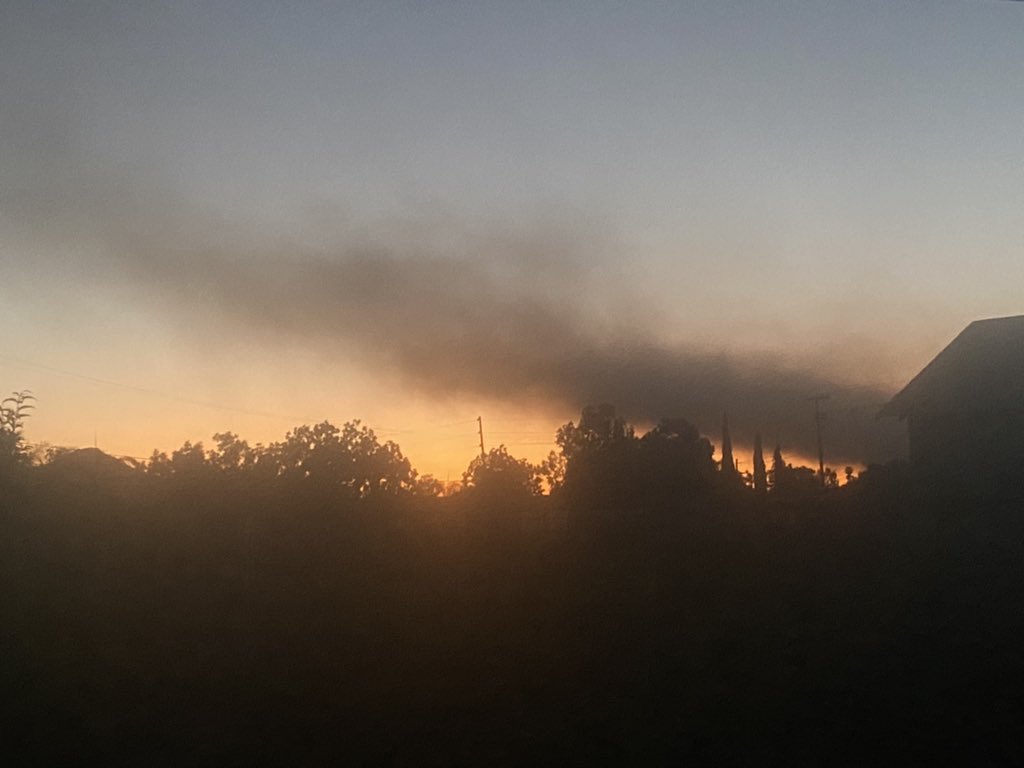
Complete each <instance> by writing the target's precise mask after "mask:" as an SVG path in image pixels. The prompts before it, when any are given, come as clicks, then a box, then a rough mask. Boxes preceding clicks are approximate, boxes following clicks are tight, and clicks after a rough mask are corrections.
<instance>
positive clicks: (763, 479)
mask: <svg viewBox="0 0 1024 768" xmlns="http://www.w3.org/2000/svg"><path fill="white" fill-rule="evenodd" d="M753 480H754V492H755V493H758V494H763V493H765V492H766V491H767V490H768V473H767V471H766V469H765V464H764V448H763V447H762V445H761V433H760V432H758V433H757V434H755V435H754V476H753Z"/></svg>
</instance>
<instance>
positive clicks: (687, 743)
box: [0, 425, 1024, 765]
mask: <svg viewBox="0 0 1024 768" xmlns="http://www.w3.org/2000/svg"><path fill="white" fill-rule="evenodd" d="M677 427H678V425H677ZM577 429H578V427H577ZM666 429H667V428H666ZM684 433H685V430H683V429H681V428H677V429H675V431H674V432H673V434H674V435H675V437H674V438H671V439H670V438H665V439H666V440H667V444H671V445H676V446H678V445H679V444H682V447H677V448H671V449H665V450H661V449H658V450H655V449H645V450H650V451H652V452H651V453H648V454H644V456H645V457H646V461H645V462H644V463H642V464H640V463H638V464H635V465H632V469H631V472H633V473H635V472H640V471H641V469H642V467H650V466H657V461H658V460H661V459H664V458H665V457H666V456H669V457H671V456H675V457H676V458H677V459H678V460H679V462H681V463H678V464H677V465H675V466H676V468H677V469H678V473H679V474H678V477H681V478H683V479H681V480H678V481H677V482H676V484H675V485H673V484H671V483H668V484H667V485H665V484H658V483H656V484H655V487H654V488H653V489H651V485H650V483H651V481H652V480H651V477H650V476H647V481H646V483H645V484H637V485H630V484H629V482H627V477H626V476H625V475H620V476H616V475H615V474H614V472H610V470H609V467H610V466H612V465H611V464H606V465H602V464H601V461H602V459H600V457H601V456H604V459H603V460H608V461H610V459H608V456H611V455H615V454H613V453H608V451H615V450H626V449H623V448H622V445H623V443H621V442H618V441H619V438H618V437H616V438H615V439H614V440H612V443H614V444H615V445H618V446H619V447H618V448H614V447H608V445H607V444H603V446H604V447H594V445H591V446H590V448H586V449H584V448H580V449H579V450H578V452H576V453H573V451H572V450H570V451H568V452H567V453H568V454H569V456H568V457H567V458H568V463H567V465H566V466H564V467H563V469H562V470H561V471H562V473H563V476H562V477H561V481H560V482H561V486H560V491H559V492H557V493H555V494H554V495H551V496H538V495H536V494H534V493H533V492H532V491H531V490H530V489H531V488H532V487H533V486H532V485H531V484H530V483H529V482H528V483H527V486H526V487H520V485H519V481H517V482H516V483H513V484H512V485H505V486H503V485H501V483H498V482H497V481H494V480H493V478H492V479H491V480H490V481H487V480H483V481H481V478H484V477H485V476H484V475H480V474H478V475H477V481H479V482H476V483H475V484H474V482H472V478H470V481H468V482H467V488H466V490H465V491H464V492H463V493H461V494H458V495H455V496H453V497H449V498H440V497H437V496H433V495H429V494H424V493H417V492H414V490H413V489H412V488H410V489H407V490H408V492H404V493H394V494H390V493H378V494H372V495H369V496H366V495H360V494H353V493H349V492H348V491H341V490H339V486H337V485H335V486H332V485H331V484H329V483H324V482H307V480H308V479H309V478H308V477H306V476H299V475H293V477H292V479H291V480H288V481H286V480H284V479H282V478H281V477H279V476H277V475H273V476H272V475H270V474H268V475H267V477H265V478H264V479H263V480H262V481H261V480H258V479H257V478H256V477H255V476H254V475H248V474H244V473H239V472H236V471H235V470H237V469H238V467H239V466H241V464H240V462H241V459H239V462H235V463H233V464H230V466H221V467H219V468H218V467H215V466H214V467H212V468H211V466H209V465H211V464H215V462H213V461H212V460H209V459H207V460H204V461H198V460H197V462H196V463H195V464H194V465H193V466H192V467H191V470H189V471H186V470H185V469H184V468H183V466H184V465H180V466H179V470H180V471H178V472H170V471H168V472H161V471H157V470H153V471H149V470H151V469H152V467H153V464H152V463H150V464H149V465H147V466H143V467H141V468H135V469H132V468H129V467H126V466H125V465H123V464H121V463H119V462H117V461H115V460H113V459H110V457H105V456H103V455H102V454H98V453H95V452H84V453H83V452H77V453H74V454H70V455H65V456H64V458H63V459H60V457H59V456H58V457H56V458H53V460H52V461H50V462H49V463H45V464H43V465H42V466H35V467H31V466H28V465H27V464H25V463H24V462H23V463H22V464H21V465H20V466H19V465H18V463H17V462H13V463H12V462H8V463H7V464H6V465H5V466H4V469H3V475H2V477H0V480H2V482H3V494H2V502H0V580H2V593H0V594H2V601H0V690H2V691H3V699H2V711H0V722H3V724H4V728H3V731H4V734H5V735H4V747H3V753H4V763H5V764H8V765H14V764H17V765H22V764H26V765H82V764H101V765H119V764H120V765H250V764H279V765H321V764H353V765H358V764H366V765H507V764H558V765H564V764H580V765H594V764H622V765H636V764H648V765H650V764H668V763H673V764H674V763H677V762H680V761H692V762H697V763H713V764H750V765H765V764H793V763H797V764H822V763H827V764H848V765H865V764H878V763H881V762H903V763H906V762H924V761H926V760H927V761H941V762H943V763H948V762H950V761H956V762H963V763H971V764H1008V763H1016V762H1019V761H1020V760H1021V758H1022V753H1024V750H1022V747H1021V743H1022V740H1024V739H1022V737H1024V693H1022V691H1024V686H1022V684H1024V650H1022V648H1024V646H1022V644H1021V637H1022V636H1024V635H1022V632H1024V568H1022V557H1021V555H1022V554H1024V551H1022V550H1024V544H1022V542H1024V520H1022V515H1021V511H1022V510H1021V505H1020V503H1019V500H1015V499H1014V496H1013V495H1012V494H988V495H985V496H973V497H969V496H961V497H958V499H956V500H953V499H952V498H950V497H947V496H944V495H942V494H940V493H939V492H937V491H936V489H934V488H932V487H922V486H920V485H918V484H916V483H915V482H914V479H913V477H912V475H910V474H908V472H907V471H906V468H905V467H901V466H899V465H894V466H891V467H886V468H875V469H873V470H872V471H869V472H867V473H864V475H862V477H861V479H860V480H857V481H854V482H852V483H850V484H849V485H847V486H844V487H842V488H825V489H818V490H815V491H811V490H810V489H809V488H797V487H796V486H793V487H792V488H790V489H789V490H788V491H786V490H782V489H779V488H776V487H771V488H769V489H768V490H767V491H766V492H764V493H760V494H759V493H756V492H754V491H753V490H752V489H749V488H746V487H745V486H743V485H742V484H739V483H735V482H734V481H733V480H729V481H722V479H721V477H720V476H709V475H706V474H704V470H705V469H707V466H706V464H705V463H704V458H702V457H704V449H703V447H702V445H703V444H702V443H701V439H700V438H699V437H695V436H693V435H691V437H693V438H694V439H693V440H691V439H690V438H688V437H686V434H684ZM622 439H624V437H623V438H622ZM658 439H660V438H658ZM594 440H595V441H596V442H595V444H597V443H601V440H598V439H597V438H594ZM694 440H695V441H696V442H694ZM630 450H631V449H630ZM676 450H678V451H680V452H679V453H677V454H675V453H672V451H676ZM602 452H604V453H602ZM563 453H565V452H563ZM633 455H634V454H630V453H628V451H627V453H626V454H618V459H619V460H621V461H627V462H628V461H633V460H634V459H629V458H624V456H633ZM686 456H689V457H690V458H688V459H685V460H684V459H683V458H681V457H686ZM581 457H587V458H581ZM707 460H708V461H710V455H708V456H707ZM666 461H667V459H666ZM574 462H575V463H574ZM652 462H653V463H652ZM482 463H483V464H485V465H486V462H482ZM159 464H160V462H156V465H157V466H159ZM513 464H514V462H513ZM513 464H509V463H507V462H506V463H505V464H504V465H503V466H505V467H506V469H507V470H508V471H509V472H512V474H513V475H515V472H516V470H515V466H519V467H520V469H521V468H522V465H521V464H519V465H515V466H513ZM574 466H575V469H574ZM232 467H233V468H234V469H232ZM587 467H589V469H586V471H585V468H587ZM595 467H597V469H594V468H595ZM165 469H166V467H165ZM659 471H661V470H659ZM574 473H575V476H576V478H577V479H575V480H574V479H573V475H574ZM641 474H642V473H641ZM720 474H721V473H719V475H720ZM630 477H632V475H630ZM657 477H660V475H658V476H657ZM520 479H522V477H520ZM492 481H493V483H492V484H491V485H488V483H489V482H492ZM531 482H532V481H531ZM574 483H579V485H577V486H574V485H573V484H574ZM602 483H603V484H604V485H602ZM342 485H343V487H344V488H349V490H350V487H349V486H347V485H344V484H342ZM514 488H519V492H516V491H515V490H514ZM643 488H647V489H648V492H642V489H643ZM588 489H589V490H590V491H591V492H590V493H589V494H588V493H587V491H588ZM602 499H606V500H608V501H607V503H604V504H602V503H601V500H602Z"/></svg>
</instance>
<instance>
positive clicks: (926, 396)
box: [878, 315, 1024, 419]
mask: <svg viewBox="0 0 1024 768" xmlns="http://www.w3.org/2000/svg"><path fill="white" fill-rule="evenodd" d="M986 410H1024V315H1017V316H1015V317H998V318H994V319H991V320H976V321H974V322H973V323H971V324H970V325H968V326H967V327H966V328H964V330H963V331H961V332H960V335H959V336H957V337H956V338H955V339H953V341H951V342H950V343H949V345H948V346H947V347H946V348H945V349H944V350H942V351H941V352H940V353H939V354H938V355H937V356H936V357H935V359H934V360H932V361H931V362H930V363H928V365H926V366H925V367H924V369H922V371H921V372H920V373H919V374H917V376H915V377H914V378H913V379H911V380H910V383H908V384H907V386H905V387H904V388H903V389H902V390H901V391H900V392H899V393H898V394H897V395H896V396H895V397H893V399H892V400H890V401H889V402H888V403H887V404H886V405H885V407H884V408H882V410H881V412H879V414H878V415H879V416H899V417H900V418H901V419H902V418H905V417H906V416H908V415H909V414H911V413H942V412H946V413H948V412H964V411H986Z"/></svg>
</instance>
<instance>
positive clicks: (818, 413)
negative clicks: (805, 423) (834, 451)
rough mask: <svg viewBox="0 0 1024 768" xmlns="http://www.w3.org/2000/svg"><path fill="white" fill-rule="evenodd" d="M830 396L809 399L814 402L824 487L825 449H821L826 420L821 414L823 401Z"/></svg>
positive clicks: (821, 475)
mask: <svg viewBox="0 0 1024 768" xmlns="http://www.w3.org/2000/svg"><path fill="white" fill-rule="evenodd" d="M828 398H829V396H828V395H815V396H814V397H808V398H807V399H808V400H813V401H814V424H815V426H816V427H817V428H818V477H819V478H820V479H821V484H822V486H824V485H825V449H824V448H822V447H821V422H823V421H824V420H825V414H823V413H822V412H821V401H822V400H828Z"/></svg>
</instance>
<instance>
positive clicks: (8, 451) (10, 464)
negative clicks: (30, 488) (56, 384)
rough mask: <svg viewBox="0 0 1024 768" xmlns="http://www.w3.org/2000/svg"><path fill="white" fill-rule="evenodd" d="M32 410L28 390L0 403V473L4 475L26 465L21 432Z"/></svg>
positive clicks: (31, 401)
mask: <svg viewBox="0 0 1024 768" xmlns="http://www.w3.org/2000/svg"><path fill="white" fill-rule="evenodd" d="M33 408H35V397H34V396H33V395H32V393H31V392H29V391H28V390H22V391H21V392H14V393H12V394H11V396H10V397H7V398H4V400H3V401H0V472H2V473H3V474H4V475H7V474H9V473H10V472H13V471H15V470H16V468H18V467H23V466H24V465H25V464H27V463H28V458H29V457H28V452H27V450H26V446H25V438H24V435H23V430H24V427H25V419H26V418H27V417H28V416H29V414H30V412H31V411H32V409H33Z"/></svg>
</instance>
